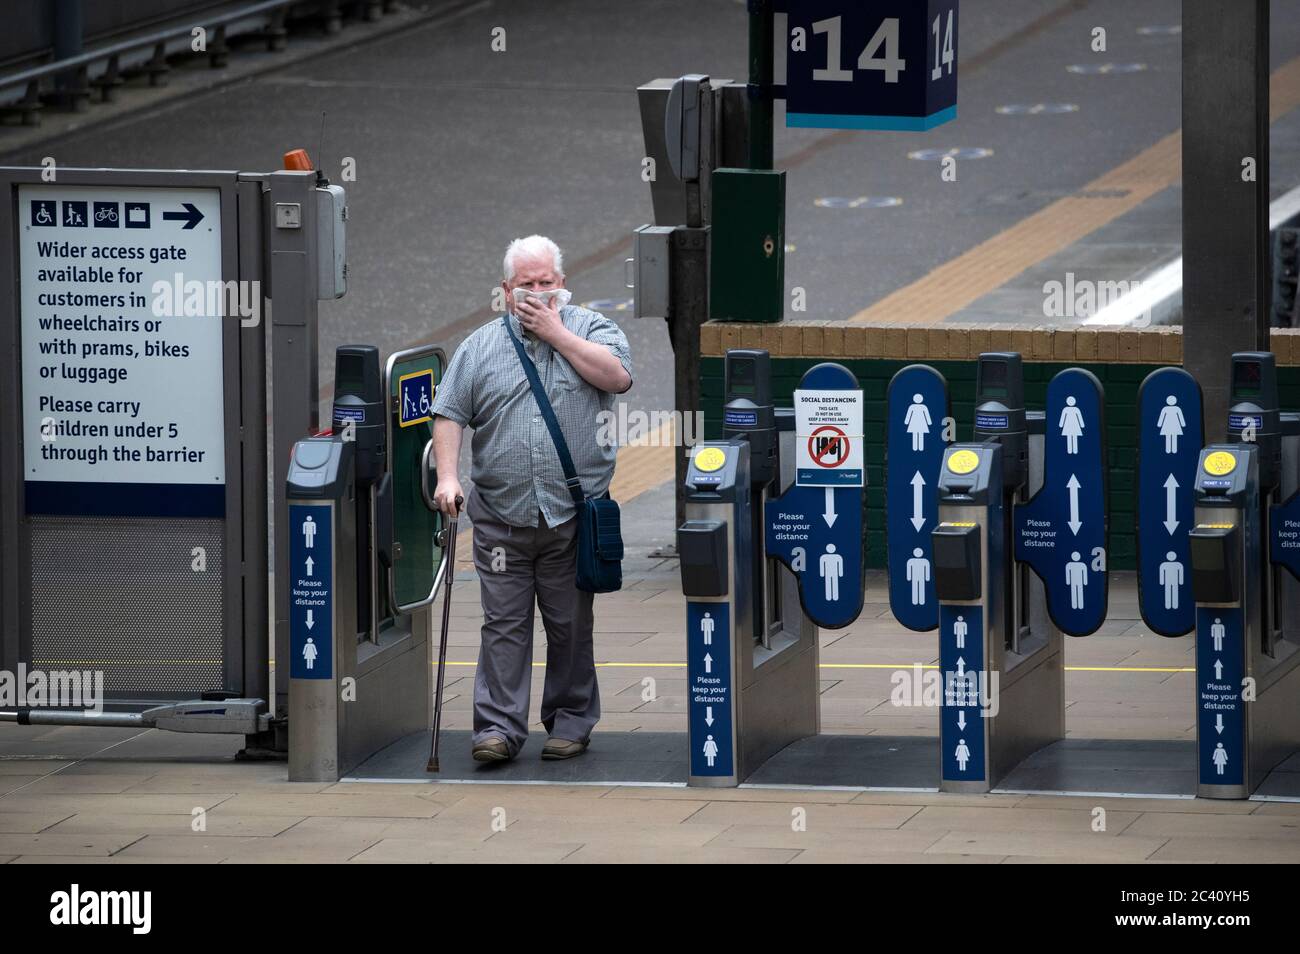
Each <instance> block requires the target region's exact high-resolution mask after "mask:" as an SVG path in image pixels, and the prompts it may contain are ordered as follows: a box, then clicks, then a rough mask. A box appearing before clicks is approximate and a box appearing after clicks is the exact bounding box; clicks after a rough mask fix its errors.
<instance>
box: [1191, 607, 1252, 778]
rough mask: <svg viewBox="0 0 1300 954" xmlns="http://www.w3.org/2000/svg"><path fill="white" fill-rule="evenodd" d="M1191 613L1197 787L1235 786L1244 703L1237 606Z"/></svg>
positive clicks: (1240, 768) (1241, 759) (1242, 749)
mask: <svg viewBox="0 0 1300 954" xmlns="http://www.w3.org/2000/svg"><path fill="white" fill-rule="evenodd" d="M1196 614H1197V615H1196V635H1197V638H1196V678H1197V680H1198V685H1197V687H1196V715H1197V732H1196V737H1197V743H1198V748H1199V753H1198V754H1199V763H1200V781H1201V784H1202V785H1240V784H1242V779H1243V778H1244V763H1245V754H1246V713H1245V706H1246V704H1245V702H1244V701H1243V700H1242V698H1241V690H1242V681H1243V679H1244V678H1245V671H1244V669H1245V658H1246V650H1245V646H1244V645H1243V637H1242V617H1241V607H1239V606H1200V607H1197V610H1196ZM1207 637H1208V638H1207Z"/></svg>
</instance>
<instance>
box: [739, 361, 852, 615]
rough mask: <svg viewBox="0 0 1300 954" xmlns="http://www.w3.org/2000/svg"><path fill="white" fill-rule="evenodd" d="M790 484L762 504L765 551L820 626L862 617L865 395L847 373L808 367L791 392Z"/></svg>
mask: <svg viewBox="0 0 1300 954" xmlns="http://www.w3.org/2000/svg"><path fill="white" fill-rule="evenodd" d="M794 411H795V485H794V486H793V487H791V488H790V489H789V490H788V491H787V492H786V493H785V494H783V495H782V496H780V497H778V498H776V499H775V500H770V501H768V502H767V507H766V512H765V513H764V515H763V517H764V527H765V528H766V541H765V542H766V545H767V554H768V556H770V557H774V558H776V559H778V560H780V561H781V562H782V563H784V564H785V565H786V566H787V567H789V568H790V570H791V571H792V572H793V573H794V574H795V576H796V577H797V578H798V580H799V602H800V604H801V605H802V606H803V610H804V613H805V614H806V615H807V617H808V618H809V619H810V620H812V621H813V622H814V623H816V624H817V625H818V626H823V627H825V628H827V629H838V628H840V627H843V626H847V625H849V623H852V622H853V621H854V620H855V619H857V618H858V616H860V615H861V613H862V601H863V596H864V594H865V593H866V572H867V570H866V566H867V561H866V537H865V534H864V533H863V512H864V510H865V508H866V476H865V475H866V469H865V467H864V465H863V460H864V454H863V448H862V443H863V437H862V391H861V390H860V389H859V388H858V379H857V378H855V377H854V376H853V374H852V373H851V372H849V371H848V370H847V369H846V368H844V367H842V366H841V365H838V364H835V363H833V362H825V363H822V364H819V365H816V366H815V367H812V368H809V369H808V371H807V372H806V373H805V374H804V376H803V379H802V380H801V381H800V382H799V388H798V390H796V391H795V392H794Z"/></svg>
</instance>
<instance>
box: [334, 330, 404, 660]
mask: <svg viewBox="0 0 1300 954" xmlns="http://www.w3.org/2000/svg"><path fill="white" fill-rule="evenodd" d="M332 418H333V430H334V433H335V434H339V435H340V436H342V437H343V439H344V440H345V441H347V442H348V443H351V444H352V445H353V446H354V454H353V466H354V468H355V479H356V483H357V491H358V492H357V495H356V500H355V506H356V510H357V513H356V527H357V538H358V539H359V540H360V541H361V542H362V544H363V545H364V547H365V553H363V554H362V558H361V559H359V560H358V564H357V569H358V572H360V573H361V574H362V579H361V580H359V581H358V584H357V608H356V614H357V638H358V639H368V640H369V641H370V642H372V643H377V642H378V641H379V633H380V629H381V627H383V626H385V625H388V624H391V613H390V610H389V607H388V599H387V587H385V586H383V585H382V584H381V581H382V580H386V576H385V573H386V571H387V569H388V568H389V567H391V566H392V557H391V554H390V553H389V547H390V546H391V541H392V539H393V502H392V476H391V474H390V473H389V467H388V440H387V421H386V420H385V401H384V385H383V378H382V376H381V374H380V367H379V349H378V348H376V347H375V346H374V345H342V346H340V347H339V348H338V349H337V350H336V351H335V353H334V410H333V415H332Z"/></svg>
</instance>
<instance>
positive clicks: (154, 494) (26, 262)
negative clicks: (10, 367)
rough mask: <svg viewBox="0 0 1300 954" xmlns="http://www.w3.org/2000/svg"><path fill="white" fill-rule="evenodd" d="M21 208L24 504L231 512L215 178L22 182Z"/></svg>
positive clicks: (105, 511) (50, 510) (40, 509)
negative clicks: (157, 182) (150, 183)
mask: <svg viewBox="0 0 1300 954" xmlns="http://www.w3.org/2000/svg"><path fill="white" fill-rule="evenodd" d="M18 215H19V228H18V262H19V279H20V282H21V288H22V295H21V301H20V310H21V336H22V367H23V446H24V469H23V476H24V481H25V484H26V488H25V489H26V499H27V512H28V513H42V514H82V515H85V514H94V515H100V516H108V515H113V516H144V517H159V516H190V517H220V516H222V515H223V514H224V512H225V488H224V486H223V485H224V483H225V474H226V460H225V417H224V403H225V402H224V382H223V362H222V321H221V314H220V311H217V313H216V314H212V313H210V309H209V289H222V292H221V294H224V286H223V284H222V278H223V274H222V262H221V229H220V217H221V202H220V194H219V192H218V190H216V189H193V188H190V189H174V188H168V189H157V188H141V187H130V186H104V187H94V186H75V185H66V186H65V185H57V184H51V185H23V186H20V187H19V189H18ZM196 295H197V297H196ZM214 297H215V296H214ZM102 484H113V485H115V486H114V488H113V490H112V492H111V493H106V492H104V491H103V490H100V489H99V485H102Z"/></svg>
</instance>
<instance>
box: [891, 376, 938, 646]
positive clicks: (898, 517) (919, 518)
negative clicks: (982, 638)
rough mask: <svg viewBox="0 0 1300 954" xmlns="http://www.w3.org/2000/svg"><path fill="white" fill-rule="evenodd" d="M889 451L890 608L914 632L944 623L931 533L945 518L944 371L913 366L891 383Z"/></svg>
mask: <svg viewBox="0 0 1300 954" xmlns="http://www.w3.org/2000/svg"><path fill="white" fill-rule="evenodd" d="M887 404H888V410H887V411H886V415H887V421H888V425H887V430H886V436H887V439H888V444H887V445H886V450H885V544H886V557H885V559H886V566H888V568H889V608H890V609H891V610H892V611H893V613H894V618H895V619H897V620H898V621H899V622H900V623H902V624H903V625H904V626H906V627H907V628H908V629H914V630H918V631H925V630H930V629H934V628H935V627H936V626H938V625H939V602H938V600H937V599H936V598H935V595H934V574H933V573H932V572H931V566H932V563H933V558H934V547H933V544H932V542H931V539H930V531H932V530H933V529H934V526H935V523H936V522H937V520H938V515H939V492H938V481H939V467H940V465H941V464H942V463H943V449H944V447H945V446H947V443H948V441H947V440H946V439H945V437H946V435H945V434H944V421H945V419H947V418H949V416H950V415H949V407H948V385H947V383H946V382H945V381H944V379H943V375H941V374H940V373H939V372H938V371H936V370H934V368H931V367H928V366H927V365H923V364H913V365H908V366H907V367H906V368H903V369H902V370H901V371H899V372H898V373H897V374H895V375H894V377H893V379H892V380H891V381H890V382H889V392H888V400H887Z"/></svg>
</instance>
